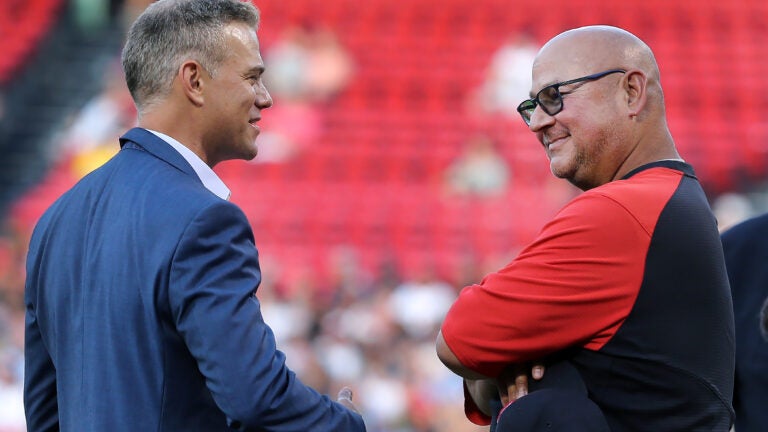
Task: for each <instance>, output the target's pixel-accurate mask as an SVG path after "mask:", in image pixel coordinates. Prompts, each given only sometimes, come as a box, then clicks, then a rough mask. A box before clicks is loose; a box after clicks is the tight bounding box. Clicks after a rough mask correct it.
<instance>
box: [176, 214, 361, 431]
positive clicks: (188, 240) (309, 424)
mask: <svg viewBox="0 0 768 432" xmlns="http://www.w3.org/2000/svg"><path fill="white" fill-rule="evenodd" d="M260 280H261V275H260V269H259V264H258V256H257V251H256V248H255V246H254V242H253V234H252V232H251V229H250V226H249V225H248V221H247V219H246V218H245V216H244V215H243V213H242V212H241V211H240V210H239V209H238V208H237V207H236V206H234V205H232V204H230V203H226V202H221V203H220V204H216V205H213V206H211V207H209V208H207V209H205V210H203V211H202V212H201V213H200V214H199V215H198V216H197V217H196V218H195V219H194V220H193V221H192V222H191V224H190V225H189V227H188V228H187V229H186V231H185V233H184V235H183V238H182V240H181V242H180V244H179V246H178V250H177V252H176V254H175V257H174V260H173V264H172V269H171V281H170V289H169V297H170V299H169V301H170V304H171V310H172V313H173V315H174V320H175V322H176V326H177V329H178V331H179V333H180V334H181V335H182V337H183V338H184V340H185V341H186V344H187V346H188V348H189V350H190V352H191V353H192V355H193V356H194V357H195V358H196V360H197V362H198V365H199V368H200V371H201V373H202V374H203V375H204V376H205V378H206V382H207V385H208V388H209V389H210V391H211V393H212V395H213V398H214V400H215V401H216V403H217V404H218V405H219V407H220V408H221V409H222V411H223V412H224V413H225V414H226V415H227V418H228V421H229V423H230V427H233V428H235V429H240V430H250V429H256V430H264V431H297V430H333V431H339V432H343V431H364V430H365V426H364V424H363V420H362V418H361V417H360V416H359V415H358V414H356V413H354V412H352V411H350V410H348V409H347V408H345V407H343V406H342V405H340V404H338V403H336V402H334V401H332V400H330V399H329V398H328V397H327V396H324V395H320V394H319V393H317V392H316V391H315V390H313V389H311V388H309V387H307V386H305V385H304V384H303V383H301V382H300V381H299V380H298V379H297V377H296V376H295V374H294V373H293V372H292V371H291V370H289V369H288V368H287V367H286V365H285V356H284V354H283V353H282V352H280V351H278V350H277V348H276V346H275V338H274V335H273V333H272V330H271V329H270V328H269V326H268V325H267V324H266V323H265V322H264V319H263V318H262V315H261V310H260V304H259V301H258V299H257V298H256V296H255V292H256V288H257V287H258V285H259V283H260ZM318 428H319V429H318Z"/></svg>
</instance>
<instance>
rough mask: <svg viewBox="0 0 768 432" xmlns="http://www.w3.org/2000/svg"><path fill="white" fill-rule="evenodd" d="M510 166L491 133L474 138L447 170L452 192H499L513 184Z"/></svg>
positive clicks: (460, 193)
mask: <svg viewBox="0 0 768 432" xmlns="http://www.w3.org/2000/svg"><path fill="white" fill-rule="evenodd" d="M509 179H510V169H509V166H508V165H507V162H506V160H504V158H503V157H502V156H501V154H499V153H498V152H497V151H496V147H495V143H494V141H493V140H492V139H491V138H490V137H488V136H487V135H483V134H478V135H475V136H473V137H471V138H470V139H469V140H468V141H467V142H466V143H465V145H464V148H463V149H462V152H461V154H459V156H458V158H457V159H456V160H454V162H453V163H452V164H451V165H450V166H449V167H448V169H447V171H446V179H445V180H446V185H447V188H448V192H449V193H452V194H458V195H476V196H488V195H498V194H500V193H502V192H504V191H505V190H506V189H507V187H508V186H509Z"/></svg>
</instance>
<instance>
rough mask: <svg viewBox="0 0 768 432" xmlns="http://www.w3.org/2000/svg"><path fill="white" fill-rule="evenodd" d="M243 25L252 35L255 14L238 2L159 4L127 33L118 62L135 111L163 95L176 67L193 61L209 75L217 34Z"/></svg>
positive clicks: (218, 52) (218, 48)
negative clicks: (228, 26) (228, 28)
mask: <svg viewBox="0 0 768 432" xmlns="http://www.w3.org/2000/svg"><path fill="white" fill-rule="evenodd" d="M231 23H243V24H246V25H248V26H249V27H253V28H254V30H255V29H256V28H257V27H258V25H259V10H258V9H257V8H256V7H255V6H254V5H253V4H252V3H250V2H243V1H240V0H159V1H158V2H156V3H153V4H151V5H150V6H149V7H147V9H146V10H145V11H144V12H143V13H142V14H141V15H140V16H139V17H138V18H137V19H136V21H135V22H134V23H133V25H131V28H130V29H129V30H128V36H127V38H126V42H125V47H124V48H123V54H122V63H123V71H124V72H125V81H126V83H127V85H128V90H130V92H131V96H132V97H133V100H134V102H135V103H136V107H137V109H138V110H139V112H141V111H142V108H144V107H146V106H147V105H150V104H152V103H154V102H156V101H157V99H159V98H162V97H164V96H166V95H167V94H168V93H169V92H170V89H171V83H172V82H173V78H174V76H175V75H176V72H177V71H178V68H179V67H180V66H181V64H182V63H183V62H184V61H186V60H189V59H192V60H196V61H198V62H199V63H200V64H201V65H202V66H203V67H204V68H205V69H206V70H207V71H208V72H209V73H210V74H211V75H213V74H215V73H216V69H217V68H218V66H219V65H220V64H221V62H222V60H223V59H224V56H225V55H226V50H225V49H224V32H223V29H224V27H226V26H227V25H229V24H231Z"/></svg>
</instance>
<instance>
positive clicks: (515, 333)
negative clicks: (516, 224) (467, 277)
mask: <svg viewBox="0 0 768 432" xmlns="http://www.w3.org/2000/svg"><path fill="white" fill-rule="evenodd" d="M661 207H663V205H662V206H661ZM660 211H661V208H659V209H658V212H660ZM651 212H653V211H651ZM658 212H657V213H656V214H657V215H658ZM650 229H651V231H652V229H653V227H650ZM651 235H652V232H649V227H648V226H647V224H643V223H641V222H639V221H638V220H637V219H636V218H635V216H634V215H633V214H632V213H631V212H629V211H628V210H627V209H626V208H625V207H624V206H622V205H621V204H619V203H618V202H616V201H615V200H613V199H611V198H609V197H607V196H604V195H602V194H596V193H585V194H583V195H581V196H580V197H578V198H576V199H575V200H573V201H572V202H571V203H569V204H568V205H567V206H566V207H565V208H563V210H561V212H560V213H559V214H558V215H557V216H556V217H555V219H553V220H552V221H551V222H550V223H549V224H547V225H546V226H545V227H544V228H543V230H542V232H541V234H540V235H539V237H538V238H537V239H536V240H535V241H534V242H533V243H532V244H531V245H530V246H528V247H527V248H526V249H525V250H523V251H522V252H521V253H520V255H519V256H518V257H517V258H516V259H515V260H514V261H512V262H511V263H510V264H509V265H507V266H506V267H505V268H503V269H501V270H500V271H499V272H497V273H492V274H490V275H488V276H487V277H486V278H485V279H484V280H483V281H482V282H481V283H480V285H473V286H469V287H466V288H464V289H463V290H462V291H461V293H460V295H459V298H458V299H457V300H456V302H455V303H454V304H453V306H452V307H451V309H450V310H449V312H448V314H447V316H446V319H445V321H444V323H443V326H442V334H443V337H444V338H445V341H446V343H447V345H448V347H449V348H450V349H451V351H452V352H453V353H454V354H455V355H456V357H457V358H458V359H459V361H460V362H461V363H462V364H463V365H464V366H466V367H468V368H470V369H472V370H475V371H477V372H479V373H481V374H483V375H486V376H489V377H495V376H497V375H498V374H499V372H500V371H501V370H502V369H503V368H504V366H506V365H509V364H511V363H521V362H527V361H532V360H537V359H541V358H543V357H545V356H547V355H550V354H552V353H554V352H557V351H561V350H563V349H565V348H568V347H573V346H581V347H585V348H588V349H593V350H597V349H599V348H600V347H602V346H603V345H604V344H605V343H606V342H608V341H609V340H610V339H611V337H612V336H613V335H614V334H615V332H616V331H617V330H618V328H619V326H620V325H621V324H622V322H623V321H624V319H625V318H626V317H627V315H628V314H629V312H630V310H631V309H632V305H633V304H634V302H635V299H636V297H637V294H638V291H639V289H640V285H641V283H642V278H643V269H644V263H645V255H646V252H647V250H648V246H649V244H650V238H651Z"/></svg>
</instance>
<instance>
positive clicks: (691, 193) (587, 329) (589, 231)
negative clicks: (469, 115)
mask: <svg viewBox="0 0 768 432" xmlns="http://www.w3.org/2000/svg"><path fill="white" fill-rule="evenodd" d="M532 82H533V85H532V86H533V88H532V91H531V99H529V100H526V101H524V102H522V103H521V104H520V106H519V107H518V111H519V112H520V114H521V116H522V118H523V120H524V121H525V122H526V124H527V125H528V126H529V128H530V130H531V131H532V132H533V133H534V134H535V135H536V138H537V139H538V141H539V142H540V143H541V145H542V146H543V149H544V151H545V153H546V155H547V157H548V159H549V163H550V168H551V171H552V173H553V174H554V175H555V176H557V177H559V178H563V179H566V180H568V181H569V182H571V183H573V184H574V185H576V186H577V187H579V188H580V189H582V190H583V191H584V193H582V194H581V195H579V196H578V197H576V198H575V199H573V200H572V201H571V202H570V203H568V204H567V205H566V206H565V207H563V209H561V210H560V212H559V213H558V214H557V215H556V216H555V218H554V219H553V220H551V221H550V222H549V223H547V224H546V225H545V226H544V228H543V229H542V231H541V233H540V234H539V236H538V237H537V238H536V239H535V240H534V241H533V243H531V244H530V245H528V246H527V247H526V248H524V250H523V251H522V252H521V253H520V255H518V256H517V257H516V258H515V259H514V260H513V261H512V262H511V263H509V264H508V265H507V266H506V267H504V268H502V269H500V270H499V271H497V272H495V273H492V274H489V275H487V276H486V277H485V278H484V279H483V280H482V282H480V283H479V284H476V285H472V286H469V287H466V288H464V290H462V292H461V294H460V295H459V297H458V299H457V300H456V302H455V303H454V305H453V306H452V308H451V309H450V311H449V312H448V314H447V316H446V318H445V321H444V323H443V326H442V329H441V333H440V334H439V335H438V338H437V351H438V356H439V357H440V359H441V360H442V361H443V363H444V364H445V365H446V366H447V367H448V368H450V369H451V370H452V371H454V372H455V373H456V374H458V375H460V376H462V377H464V378H465V383H466V387H465V390H466V393H467V404H466V411H467V416H468V417H469V419H470V420H472V421H473V422H475V423H478V424H488V423H489V422H490V420H491V416H492V415H494V414H496V413H495V412H493V410H492V409H491V407H490V405H489V400H490V399H492V395H491V392H496V387H497V384H498V388H499V389H500V393H501V399H502V400H503V401H505V402H507V401H510V400H514V399H515V397H516V396H518V395H519V394H524V393H525V389H524V388H523V389H521V387H525V386H524V384H525V383H524V382H520V381H518V383H517V384H518V385H517V386H515V382H507V380H505V379H504V377H506V376H510V375H511V376H513V377H514V374H510V371H514V370H515V368H519V367H520V366H521V365H527V364H530V363H531V362H542V363H544V364H545V365H546V364H548V363H550V362H553V361H554V359H557V361H558V362H563V361H565V362H567V363H568V364H569V365H572V366H574V367H575V369H576V370H577V372H578V375H579V376H580V377H581V379H582V380H583V382H584V384H585V386H586V389H587V394H588V396H589V399H591V401H594V402H595V403H596V404H597V406H598V407H599V408H600V410H601V411H602V413H603V415H604V416H605V419H606V420H607V423H608V425H609V426H610V430H612V431H624V430H626V431H692V430H706V431H727V430H728V429H729V428H730V426H731V424H732V422H733V409H732V407H731V399H732V392H733V374H734V321H733V312H732V305H731V297H730V294H729V286H728V278H727V275H726V271H725V266H724V261H723V252H722V248H721V245H720V241H719V236H718V231H717V226H716V221H715V218H714V217H713V215H712V212H711V210H710V208H709V205H708V202H707V198H706V196H705V194H704V192H703V190H702V188H701V186H700V184H699V182H698V180H697V178H696V176H695V174H694V170H693V168H692V167H691V166H690V165H688V164H687V163H685V162H684V161H683V160H682V159H681V157H680V155H679V154H678V152H677V151H676V149H675V145H674V141H673V139H672V136H671V134H670V132H669V129H668V127H667V122H666V118H665V108H664V96H663V92H662V88H661V82H660V77H659V69H658V65H657V64H656V60H655V58H654V56H653V53H652V52H651V49H650V48H649V47H648V46H647V45H646V44H645V43H643V42H642V41H641V40H640V39H638V38H637V37H636V36H634V35H632V34H631V33H629V32H627V31H624V30H622V29H618V28H615V27H607V26H590V27H582V28H578V29H574V30H570V31H566V32H564V33H562V34H560V35H558V36H556V37H555V38H553V39H552V40H550V41H549V42H547V43H546V44H545V45H544V46H543V47H542V48H541V50H540V51H539V53H538V55H537V57H536V60H535V62H534V65H533V81H532ZM546 375H547V374H546V373H545V379H546ZM523 381H524V380H523ZM519 384H523V385H522V386H521V385H519ZM518 392H519V393H518ZM534 394H536V391H535V390H534V391H533V392H532V393H531V395H534ZM524 397H528V396H524ZM568 430H571V429H568Z"/></svg>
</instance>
